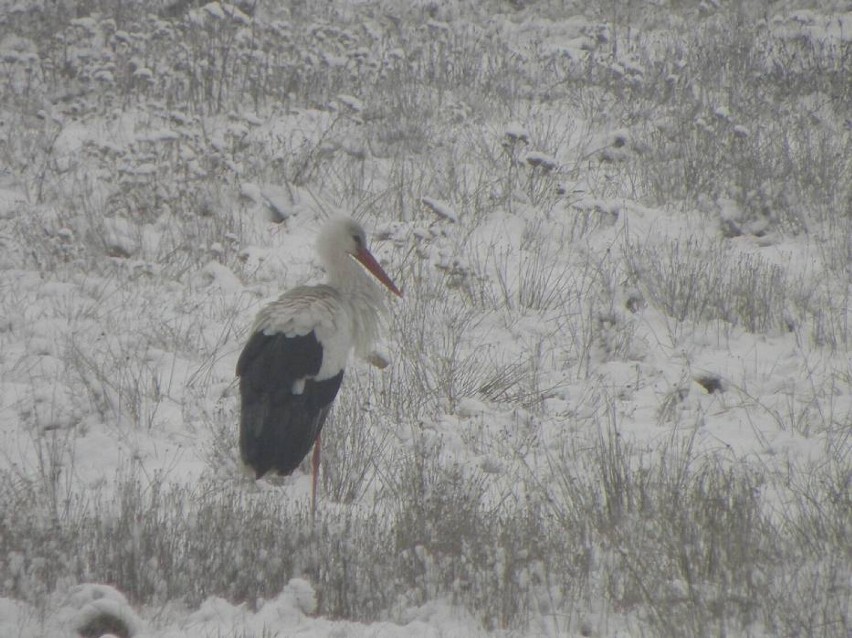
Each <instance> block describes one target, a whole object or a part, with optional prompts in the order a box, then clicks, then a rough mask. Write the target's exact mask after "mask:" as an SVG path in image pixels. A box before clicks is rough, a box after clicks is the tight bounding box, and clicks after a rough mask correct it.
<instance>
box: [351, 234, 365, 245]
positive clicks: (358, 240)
mask: <svg viewBox="0 0 852 638" xmlns="http://www.w3.org/2000/svg"><path fill="white" fill-rule="evenodd" d="M352 241H354V242H355V245H356V246H357V247H358V248H363V247H364V238H363V237H361V235H352Z"/></svg>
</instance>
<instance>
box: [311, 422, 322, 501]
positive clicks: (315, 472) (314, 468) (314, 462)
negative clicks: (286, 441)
mask: <svg viewBox="0 0 852 638" xmlns="http://www.w3.org/2000/svg"><path fill="white" fill-rule="evenodd" d="M321 447H322V435H321V434H318V435H317V440H316V442H315V443H314V456H313V458H312V459H311V516H313V515H314V514H316V511H317V479H319V466H320V448H321Z"/></svg>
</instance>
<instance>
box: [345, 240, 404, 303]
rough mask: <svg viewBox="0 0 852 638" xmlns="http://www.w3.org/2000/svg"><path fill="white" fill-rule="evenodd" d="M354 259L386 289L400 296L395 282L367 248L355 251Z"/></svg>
mask: <svg viewBox="0 0 852 638" xmlns="http://www.w3.org/2000/svg"><path fill="white" fill-rule="evenodd" d="M355 259H357V260H358V261H359V262H361V263H362V264H363V265H364V268H366V269H367V270H369V271H370V272H371V273H373V275H374V276H375V278H376V279H378V280H379V281H381V282H382V283H383V284H384V285H385V286H386V287H387V289H388V290H390V291H391V292H392V293H393V294H395V295H396V296H397V297H402V293H401V292H400V290H399V288H397V287H396V284H395V283H393V282H392V281H391V278H390V277H388V274H387V273H386V272H385V271H384V269H383V268H382V267H381V265H379V262H377V261H376V258H375V257H373V254H372V253H371V252H370V251H369V250H367V249H366V248H361V249H360V250H358V252H357V253H355Z"/></svg>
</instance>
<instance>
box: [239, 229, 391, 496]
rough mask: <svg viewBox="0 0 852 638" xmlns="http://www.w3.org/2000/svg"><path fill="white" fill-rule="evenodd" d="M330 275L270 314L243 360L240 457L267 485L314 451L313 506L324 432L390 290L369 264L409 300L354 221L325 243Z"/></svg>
mask: <svg viewBox="0 0 852 638" xmlns="http://www.w3.org/2000/svg"><path fill="white" fill-rule="evenodd" d="M317 252H318V253H319V257H320V260H321V261H322V264H323V266H324V267H325V271H326V274H327V282H326V283H325V284H322V285H319V286H299V287H297V288H293V289H292V290H289V291H287V292H285V293H284V294H283V295H281V297H279V298H278V300H277V301H274V302H272V303H271V304H269V305H268V306H266V307H265V308H263V309H262V310H261V311H260V312H259V313H258V315H257V319H255V322H254V327H253V329H252V334H251V337H250V338H249V340H248V343H246V346H245V348H244V349H243V352H242V354H241V355H240V358H239V361H238V362H237V376H238V377H240V396H241V399H242V406H241V410H240V455H241V456H242V460H243V462H244V463H245V464H246V465H247V466H248V467H250V468H251V469H252V470H254V474H255V477H256V479H259V478H260V477H262V476H263V475H264V474H266V473H267V472H269V471H270V470H274V471H276V472H277V473H278V474H282V475H286V474H290V473H291V472H293V470H295V469H296V468H297V467H298V466H299V464H300V463H301V462H302V459H304V458H305V456H307V454H308V452H309V451H310V449H311V446H312V445H313V446H314V454H313V467H312V470H313V471H312V482H311V503H312V507H315V506H316V490H317V475H318V470H319V463H320V441H321V440H320V431H321V430H322V426H323V423H325V419H326V417H327V416H328V413H329V411H330V409H331V403H332V401H334V397H335V396H336V395H337V391H338V390H339V389H340V382H341V381H342V380H343V369H344V367H345V366H346V361H347V360H348V358H349V354H350V352H351V351H352V350H353V349H354V350H355V351H356V352H357V353H358V354H359V355H360V356H367V355H369V354H370V350H371V349H372V346H373V343H374V342H375V340H376V337H377V333H378V326H379V318H380V314H381V313H382V312H383V311H384V303H383V300H382V291H381V289H379V287H378V286H376V285H375V284H374V283H373V281H372V280H371V279H370V277H368V276H367V273H366V271H365V270H363V269H362V268H361V266H359V265H358V264H357V263H355V261H356V260H357V261H358V262H360V263H361V265H363V266H364V268H366V270H367V271H369V272H370V273H372V274H373V275H374V276H375V277H376V278H377V279H378V280H379V281H380V282H381V283H382V284H384V285H385V286H386V287H387V288H388V289H389V290H390V291H391V292H392V293H394V294H395V295H397V296H399V297H401V296H402V293H401V292H400V291H399V289H398V288H397V287H396V286H395V285H394V283H393V282H392V281H391V279H390V277H388V275H387V274H386V273H385V271H384V270H383V269H382V267H381V266H380V265H379V263H378V262H377V261H376V259H375V257H373V255H372V254H371V253H370V251H369V249H368V248H367V235H366V233H365V232H364V229H363V228H361V226H360V225H359V224H358V223H357V222H356V221H355V220H353V219H350V218H348V217H341V218H335V219H332V220H331V221H329V222H328V223H327V225H326V226H325V227H324V228H323V229H322V230H321V232H320V234H319V237H318V238H317Z"/></svg>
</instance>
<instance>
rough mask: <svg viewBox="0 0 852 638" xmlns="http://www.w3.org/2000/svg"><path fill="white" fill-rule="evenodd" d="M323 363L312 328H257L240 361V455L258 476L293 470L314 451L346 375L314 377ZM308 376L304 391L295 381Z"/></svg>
mask: <svg viewBox="0 0 852 638" xmlns="http://www.w3.org/2000/svg"><path fill="white" fill-rule="evenodd" d="M321 366H322V346H321V345H320V343H319V341H317V338H316V334H314V333H313V332H311V333H309V334H307V335H303V336H297V337H288V336H286V335H283V334H272V335H266V334H263V333H262V332H257V333H255V334H254V335H252V337H251V339H249V341H248V343H247V344H246V346H245V348H244V349H243V352H242V354H241V355H240V358H239V361H238V362H237V375H238V376H239V377H240V395H241V398H242V407H241V412H240V454H241V455H242V458H243V462H244V463H246V464H247V465H249V466H250V467H251V468H252V469H254V471H255V475H256V476H257V478H260V477H261V476H263V475H264V474H266V473H267V472H269V471H270V470H275V471H277V472H278V473H279V474H290V473H291V472H292V471H293V470H295V469H296V468H297V467H298V466H299V463H301V462H302V459H304V458H305V456H307V454H308V452H310V450H311V446H313V444H314V441H316V438H317V436H319V433H320V431H321V430H322V426H323V424H324V423H325V420H326V417H328V413H329V411H330V410H331V403H332V401H334V397H335V396H337V391H338V390H339V389H340V383H341V381H342V380H343V370H341V371H340V373H339V374H337V375H336V376H334V377H331V378H330V379H324V380H322V381H316V380H314V379H312V378H311V377H312V376H313V375H316V374H317V372H319V369H320V367H321ZM299 379H305V384H304V388H303V389H302V392H301V393H300V394H294V393H293V386H294V384H295V383H296V381H298V380H299Z"/></svg>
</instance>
